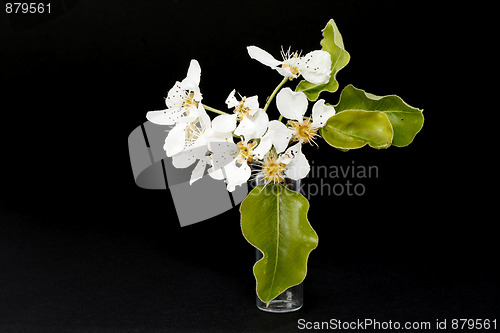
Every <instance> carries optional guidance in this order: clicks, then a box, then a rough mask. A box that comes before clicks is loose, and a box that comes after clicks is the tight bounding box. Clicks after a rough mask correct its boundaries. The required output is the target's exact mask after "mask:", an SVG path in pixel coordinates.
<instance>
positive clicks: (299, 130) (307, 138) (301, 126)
mask: <svg viewBox="0 0 500 333" xmlns="http://www.w3.org/2000/svg"><path fill="white" fill-rule="evenodd" d="M289 124H290V126H291V127H292V131H293V137H292V140H294V141H300V142H303V143H309V142H312V141H313V139H314V138H315V137H316V136H317V135H318V129H317V128H316V127H315V126H313V124H312V121H311V120H309V119H304V120H303V121H302V122H301V123H300V122H298V121H294V120H291V121H289Z"/></svg>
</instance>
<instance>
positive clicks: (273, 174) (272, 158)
mask: <svg viewBox="0 0 500 333" xmlns="http://www.w3.org/2000/svg"><path fill="white" fill-rule="evenodd" d="M285 168H286V164H284V163H279V162H278V158H277V157H276V154H274V152H271V153H270V154H269V155H268V156H267V157H266V158H265V159H264V163H263V164H262V171H263V172H264V179H265V181H266V183H269V182H273V183H281V182H282V181H283V180H284V179H285V178H284V176H283V171H284V170H285Z"/></svg>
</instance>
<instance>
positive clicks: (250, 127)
mask: <svg viewBox="0 0 500 333" xmlns="http://www.w3.org/2000/svg"><path fill="white" fill-rule="evenodd" d="M268 123H269V116H268V115H267V113H266V112H265V111H264V110H262V109H259V110H258V111H257V112H256V113H255V115H253V116H246V117H245V118H243V120H242V121H241V122H240V124H239V125H238V127H237V128H236V130H235V131H234V134H236V135H238V136H241V135H242V136H244V137H245V140H247V141H248V140H251V139H256V138H261V137H262V136H263V135H264V133H265V132H266V130H267V125H268Z"/></svg>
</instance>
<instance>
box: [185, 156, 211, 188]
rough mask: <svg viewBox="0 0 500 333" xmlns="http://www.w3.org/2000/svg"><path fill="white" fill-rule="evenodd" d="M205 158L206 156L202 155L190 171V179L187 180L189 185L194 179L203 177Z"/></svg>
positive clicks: (205, 164) (205, 166)
mask: <svg viewBox="0 0 500 333" xmlns="http://www.w3.org/2000/svg"><path fill="white" fill-rule="evenodd" d="M207 159H208V156H204V158H201V159H200V160H199V161H198V163H196V166H195V167H194V169H193V172H192V173H191V179H190V180H189V185H192V184H193V183H194V182H195V181H197V180H198V179H200V178H201V177H203V175H204V174H205V169H206V168H207Z"/></svg>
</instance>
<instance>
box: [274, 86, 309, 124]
mask: <svg viewBox="0 0 500 333" xmlns="http://www.w3.org/2000/svg"><path fill="white" fill-rule="evenodd" d="M307 103H308V102H307V97H306V95H305V94H304V93H303V92H301V91H299V92H294V91H292V90H291V89H290V88H288V87H287V88H283V89H281V90H280V92H279V93H278V95H277V96H276V106H277V107H278V111H279V112H280V113H281V115H282V116H283V117H285V118H287V119H294V120H298V121H299V122H302V120H303V117H304V114H305V113H306V110H307Z"/></svg>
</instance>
